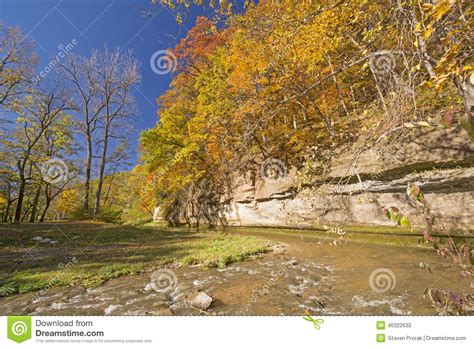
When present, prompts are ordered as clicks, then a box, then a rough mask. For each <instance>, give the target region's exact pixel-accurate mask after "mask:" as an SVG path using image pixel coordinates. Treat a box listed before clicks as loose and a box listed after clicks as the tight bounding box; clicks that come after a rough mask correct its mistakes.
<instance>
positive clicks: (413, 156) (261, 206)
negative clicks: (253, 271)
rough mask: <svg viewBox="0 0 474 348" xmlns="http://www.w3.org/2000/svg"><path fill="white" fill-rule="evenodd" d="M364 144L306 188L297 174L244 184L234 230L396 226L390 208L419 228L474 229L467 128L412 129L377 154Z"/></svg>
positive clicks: (232, 211)
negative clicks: (413, 191) (410, 187)
mask: <svg viewBox="0 0 474 348" xmlns="http://www.w3.org/2000/svg"><path fill="white" fill-rule="evenodd" d="M422 128H423V127H422ZM391 137H392V135H391ZM361 145H363V144H360V143H359V144H354V145H353V146H351V147H348V148H346V149H341V151H340V152H339V154H338V155H336V156H335V157H334V158H333V159H332V160H331V164H330V165H329V166H328V167H327V168H326V169H325V170H324V172H323V174H321V175H319V176H317V177H316V178H314V180H311V182H309V183H305V184H304V185H303V187H302V186H301V182H299V179H298V175H297V172H296V170H295V169H290V170H289V173H288V174H287V175H286V176H285V177H283V178H279V179H278V180H271V181H269V180H263V179H262V178H261V177H260V176H259V175H256V176H254V177H253V178H252V180H248V179H246V178H243V177H239V178H236V179H235V180H234V190H233V191H234V192H233V197H232V200H231V201H230V202H229V203H228V209H227V219H228V221H229V224H230V225H237V226H277V227H301V228H304V227H317V226H321V225H322V224H335V223H338V224H346V225H393V224H394V223H393V222H390V221H389V220H388V219H387V217H386V215H385V214H384V212H383V207H386V206H394V207H397V208H398V209H400V211H401V212H403V214H404V215H406V216H408V217H409V218H410V221H411V222H412V225H413V226H415V227H418V228H421V227H425V226H427V225H429V224H431V225H432V226H433V228H435V229H437V230H438V231H441V232H442V231H458V232H460V231H462V232H469V231H471V232H472V231H474V145H473V144H471V142H470V140H469V136H468V135H467V133H466V132H464V131H463V130H462V129H460V128H459V127H458V128H456V129H438V128H436V129H434V128H423V129H413V130H410V131H408V132H407V131H406V130H404V131H403V132H400V134H399V135H398V136H397V137H396V139H394V138H393V137H392V139H391V140H390V141H385V140H381V141H379V142H378V143H377V144H376V145H375V146H373V147H371V148H365V149H364V148H363V146H362V148H361ZM409 182H411V183H414V184H416V185H418V186H419V187H420V188H421V189H422V191H423V193H424V194H425V197H426V201H427V204H428V207H429V214H423V213H422V210H423V208H422V207H421V206H420V204H419V203H417V202H414V201H413V200H412V199H410V198H409V197H408V195H407V193H406V188H407V184H408V183H409Z"/></svg>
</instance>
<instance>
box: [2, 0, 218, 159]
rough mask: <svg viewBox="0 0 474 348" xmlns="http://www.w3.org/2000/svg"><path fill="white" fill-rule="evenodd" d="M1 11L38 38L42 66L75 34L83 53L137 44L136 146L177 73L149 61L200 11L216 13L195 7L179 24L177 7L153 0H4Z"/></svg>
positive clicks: (170, 44)
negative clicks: (152, 0) (160, 72)
mask: <svg viewBox="0 0 474 348" xmlns="http://www.w3.org/2000/svg"><path fill="white" fill-rule="evenodd" d="M144 12H150V13H151V14H148V15H145V14H144ZM0 14H1V15H0V19H1V21H2V22H3V24H4V25H6V26H19V27H20V28H21V29H22V31H23V33H24V34H27V35H28V37H29V38H30V39H31V40H33V41H34V42H35V43H36V52H37V54H38V57H39V58H40V62H39V64H38V67H37V70H38V71H39V70H41V69H43V68H44V67H45V66H46V65H47V64H48V62H49V60H50V59H51V57H53V56H56V55H57V54H58V52H59V49H58V46H59V47H61V45H63V46H66V45H67V44H68V43H71V42H72V40H74V39H75V40H76V41H77V45H76V46H75V47H74V49H73V50H72V52H73V53H74V54H78V55H88V54H90V52H91V50H92V49H94V48H98V49H100V48H103V47H104V45H107V47H109V48H115V47H120V48H127V49H128V48H130V49H132V50H133V52H134V55H135V56H136V57H137V59H138V60H139V61H140V63H141V74H142V82H141V84H140V85H139V86H138V88H137V89H136V91H135V92H134V94H135V97H136V101H137V104H138V110H139V111H138V114H137V115H136V124H135V128H136V131H135V135H136V136H134V137H133V139H132V147H133V149H132V150H133V152H135V149H136V145H137V140H138V134H139V132H140V131H141V130H143V129H147V128H150V127H153V126H154V125H155V123H156V121H157V116H156V110H157V107H156V98H157V97H158V96H159V95H161V94H162V93H163V92H164V91H165V90H166V89H167V87H168V85H169V82H170V79H171V77H172V76H171V74H166V75H157V74H155V73H154V72H153V70H152V69H151V67H150V58H151V56H152V55H153V53H155V52H156V51H158V50H163V49H166V48H168V47H174V45H175V44H176V43H177V41H179V39H180V38H182V37H184V36H185V35H186V33H187V31H188V30H189V28H191V27H192V26H193V25H194V23H195V20H196V17H197V16H199V15H210V14H212V13H211V10H210V9H205V8H202V7H193V8H192V9H191V12H190V14H189V16H188V17H187V18H186V19H185V21H184V23H183V24H182V25H178V24H177V23H176V20H175V18H176V14H175V13H172V12H171V11H169V10H168V9H165V8H162V7H161V6H151V5H150V0H0ZM133 155H134V159H135V160H136V156H135V154H133Z"/></svg>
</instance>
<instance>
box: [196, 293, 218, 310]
mask: <svg viewBox="0 0 474 348" xmlns="http://www.w3.org/2000/svg"><path fill="white" fill-rule="evenodd" d="M213 301H214V299H213V298H212V297H211V296H209V295H208V294H206V293H205V292H204V291H201V292H199V293H198V294H197V295H196V296H195V297H194V299H193V300H192V302H191V304H192V305H193V307H196V308H199V309H202V310H206V309H208V308H209V307H211V304H212V302H213Z"/></svg>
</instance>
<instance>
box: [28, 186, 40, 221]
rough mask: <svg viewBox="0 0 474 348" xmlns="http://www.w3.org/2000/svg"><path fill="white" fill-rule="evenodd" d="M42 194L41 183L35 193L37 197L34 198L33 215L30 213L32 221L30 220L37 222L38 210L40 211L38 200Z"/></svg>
mask: <svg viewBox="0 0 474 348" xmlns="http://www.w3.org/2000/svg"><path fill="white" fill-rule="evenodd" d="M40 194H41V185H39V186H38V189H37V190H36V194H35V199H34V200H33V207H32V209H31V215H30V221H29V222H35V221H36V212H37V211H38V202H39V198H40Z"/></svg>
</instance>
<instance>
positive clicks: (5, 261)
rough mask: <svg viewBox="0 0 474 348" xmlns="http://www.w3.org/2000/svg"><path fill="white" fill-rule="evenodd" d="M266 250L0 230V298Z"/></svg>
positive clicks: (86, 227) (187, 236)
mask: <svg viewBox="0 0 474 348" xmlns="http://www.w3.org/2000/svg"><path fill="white" fill-rule="evenodd" d="M38 237H41V238H42V239H41V240H39V238H38ZM48 240H49V241H48ZM270 250H271V248H270V243H269V242H266V241H265V240H263V239H260V238H255V237H235V236H230V235H228V234H226V233H223V232H219V231H212V232H209V231H206V232H203V231H201V232H196V231H194V232H193V231H190V230H188V229H184V228H183V229H167V228H152V227H134V226H117V225H108V224H100V223H56V224H51V223H50V224H25V225H0V296H7V295H11V294H15V293H25V292H29V291H38V290H41V289H45V288H51V287H58V286H69V285H83V286H85V287H87V288H90V287H95V286H98V285H100V284H102V283H103V282H105V281H107V280H109V279H113V278H118V277H121V276H126V275H134V274H139V273H143V272H148V271H152V270H154V269H157V268H160V267H163V266H167V265H173V266H174V267H179V266H181V265H199V266H201V267H224V266H226V265H227V264H229V263H232V262H237V261H243V260H247V259H251V258H255V257H257V256H258V255H259V254H262V253H266V252H269V251H270Z"/></svg>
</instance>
